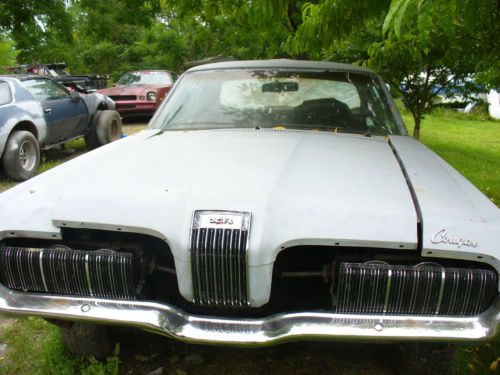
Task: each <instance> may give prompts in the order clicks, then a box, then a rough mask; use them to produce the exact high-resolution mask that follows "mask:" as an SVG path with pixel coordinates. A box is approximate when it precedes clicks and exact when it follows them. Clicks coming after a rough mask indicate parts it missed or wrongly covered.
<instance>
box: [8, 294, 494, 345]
mask: <svg viewBox="0 0 500 375" xmlns="http://www.w3.org/2000/svg"><path fill="white" fill-rule="evenodd" d="M0 312H3V313H7V314H16V315H30V316H40V317H44V318H52V319H65V320H75V321H86V322H94V323H100V324H109V325H121V326H129V327H135V328H140V329H144V330H146V331H150V332H153V333H157V334H161V335H165V336H168V337H171V338H174V339H178V340H182V341H187V342H197V343H215V344H229V345H238V346H241V345H250V346H258V345H272V344H278V343H281V342H285V341H303V340H338V341H342V340H349V341H365V342H366V341H376V342H380V341H388V342H394V341H461V342H467V341H474V340H482V339H488V338H492V337H494V336H495V335H496V334H497V333H498V327H499V325H500V296H499V297H497V299H496V300H495V302H494V303H493V305H492V307H490V308H489V309H488V310H487V311H485V312H483V313H482V314H480V315H477V316H472V317H437V316H388V315H369V316H367V315H354V314H330V313H313V312H311V313H307V312H306V313H290V314H277V315H273V316H269V317H267V318H262V319H229V318H215V317H207V316H194V315H189V314H187V313H185V312H184V311H182V310H179V309H177V308H176V307H173V306H170V305H167V304H158V303H152V302H138V301H112V300H105V299H86V298H72V297H60V296H48V295H41V294H29V293H23V292H16V291H12V290H10V289H7V288H5V287H4V286H2V285H0Z"/></svg>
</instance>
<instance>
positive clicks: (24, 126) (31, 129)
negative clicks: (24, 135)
mask: <svg viewBox="0 0 500 375" xmlns="http://www.w3.org/2000/svg"><path fill="white" fill-rule="evenodd" d="M17 130H26V131H29V132H30V133H31V134H33V135H34V136H35V138H36V139H37V140H38V130H37V128H36V126H35V125H33V124H32V123H31V122H29V121H23V122H20V123H19V124H17V125H16V126H14V128H13V129H12V131H11V134H12V132H15V131H17Z"/></svg>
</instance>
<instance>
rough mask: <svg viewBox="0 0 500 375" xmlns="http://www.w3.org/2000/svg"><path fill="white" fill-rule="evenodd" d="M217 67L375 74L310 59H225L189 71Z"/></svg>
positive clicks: (357, 68)
mask: <svg viewBox="0 0 500 375" xmlns="http://www.w3.org/2000/svg"><path fill="white" fill-rule="evenodd" d="M217 69H221V70H222V69H291V70H293V69H299V70H328V71H342V72H353V73H365V74H366V73H370V74H375V73H374V72H373V71H372V70H370V69H366V68H362V67H359V66H354V65H349V64H341V63H335V62H329V61H309V60H289V59H275V60H245V61H224V62H218V63H212V64H204V65H198V66H195V67H193V68H191V69H189V70H188V72H195V71H203V70H217Z"/></svg>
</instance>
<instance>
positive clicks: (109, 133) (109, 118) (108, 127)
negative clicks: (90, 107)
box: [96, 110, 122, 146]
mask: <svg viewBox="0 0 500 375" xmlns="http://www.w3.org/2000/svg"><path fill="white" fill-rule="evenodd" d="M96 131H97V140H98V142H99V143H100V145H101V146H102V145H105V144H108V143H111V142H113V141H116V140H118V139H120V138H121V136H122V119H121V117H120V114H119V113H118V112H116V111H112V110H109V111H102V112H101V115H100V116H99V117H98V118H97V122H96Z"/></svg>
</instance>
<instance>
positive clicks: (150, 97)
mask: <svg viewBox="0 0 500 375" xmlns="http://www.w3.org/2000/svg"><path fill="white" fill-rule="evenodd" d="M147 98H148V100H149V101H151V102H155V101H156V92H153V91H150V92H148V95H147Z"/></svg>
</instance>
